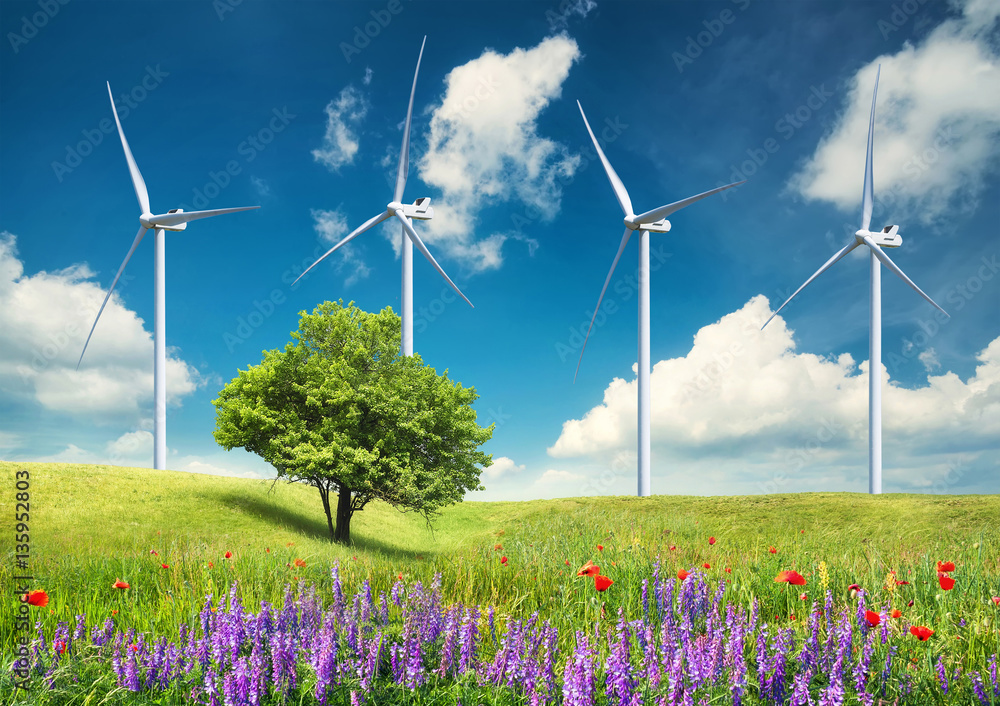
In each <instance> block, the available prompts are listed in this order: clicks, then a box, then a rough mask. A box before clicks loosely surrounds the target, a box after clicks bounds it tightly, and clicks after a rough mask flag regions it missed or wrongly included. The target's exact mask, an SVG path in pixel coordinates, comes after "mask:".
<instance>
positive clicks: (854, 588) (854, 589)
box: [847, 583, 861, 598]
mask: <svg viewBox="0 0 1000 706" xmlns="http://www.w3.org/2000/svg"><path fill="white" fill-rule="evenodd" d="M860 590H861V586H859V585H858V584H856V583H852V584H851V585H850V586H848V587H847V594H848V595H849V596H850V597H851V598H854V597H855V596H857V595H858V592H859V591H860Z"/></svg>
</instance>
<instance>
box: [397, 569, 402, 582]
mask: <svg viewBox="0 0 1000 706" xmlns="http://www.w3.org/2000/svg"><path fill="white" fill-rule="evenodd" d="M396 578H398V579H399V580H400V581H402V580H403V572H402V571H400V572H399V576H397V577H396Z"/></svg>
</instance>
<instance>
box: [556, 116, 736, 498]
mask: <svg viewBox="0 0 1000 706" xmlns="http://www.w3.org/2000/svg"><path fill="white" fill-rule="evenodd" d="M576 105H577V107H578V108H580V115H582V116H583V124H584V125H586V126H587V132H588V133H590V139H591V140H592V141H593V142H594V148H595V149H596V150H597V155H598V156H599V157H600V158H601V164H603V165H604V171H605V172H606V173H607V175H608V181H610V182H611V188H612V189H614V191H615V196H617V197H618V203H619V204H620V205H621V207H622V211H623V212H624V213H625V233H624V235H622V240H621V244H620V245H619V246H618V253H617V254H616V255H615V259H614V261H613V262H612V263H611V271H610V272H608V276H607V278H606V279H605V280H604V287H603V288H602V289H601V296H600V297H598V298H597V307H596V308H595V309H594V315H593V316H592V317H591V318H590V327H589V328H588V329H587V336H586V338H584V341H583V348H582V349H581V350H580V361H579V362H577V364H576V373H574V375H573V381H574V382H576V374H577V373H579V372H580V363H581V362H583V351H584V350H586V348H587V339H589V338H590V331H591V329H593V328H594V319H596V318H597V312H598V311H600V309H601V301H602V300H603V299H604V292H606V291H607V289H608V284H609V283H610V282H611V276H612V275H613V274H614V273H615V266H616V265H617V264H618V260H619V258H621V256H622V252H623V251H624V250H625V246H626V245H627V244H628V239H629V237H630V236H631V235H632V232H633V231H636V230H637V231H639V365H638V368H639V369H638V377H639V419H638V421H639V442H638V443H639V453H638V456H639V472H638V475H639V491H638V494H639V497H645V496H648V495H649V492H650V491H649V454H650V436H649V234H650V233H651V232H652V233H666V232H668V231H669V230H670V221H668V220H667V216H669V215H670V214H672V213H673V212H675V211H679V210H680V209H682V208H684V207H685V206H690V205H691V204H693V203H694V202H695V201H700V200H701V199H703V198H705V197H706V196H711V195H712V194H717V193H719V192H720V191H725V190H726V189H730V188H732V187H734V186H738V185H740V184H742V183H743V182H742V181H738V182H736V183H734V184H727V185H726V186H720V187H719V188H717V189H712V190H711V191H706V192H704V193H701V194H698V195H697V196H689V197H688V198H686V199H683V200H682V201H675V202H674V203H671V204H667V205H666V206H660V207H659V208H655V209H653V210H652V211H647V212H646V213H642V214H640V215H638V216H637V215H635V212H634V211H633V210H632V200H631V199H630V198H629V195H628V191H626V190H625V185H624V184H623V183H622V180H621V179H619V178H618V174H616V173H615V170H614V168H612V166H611V163H610V162H608V158H607V157H605V156H604V152H603V151H602V150H601V146H600V145H599V144H598V143H597V138H596V137H594V131H593V130H591V129H590V123H588V122H587V116H586V114H585V113H584V112H583V106H581V105H580V101H577V102H576Z"/></svg>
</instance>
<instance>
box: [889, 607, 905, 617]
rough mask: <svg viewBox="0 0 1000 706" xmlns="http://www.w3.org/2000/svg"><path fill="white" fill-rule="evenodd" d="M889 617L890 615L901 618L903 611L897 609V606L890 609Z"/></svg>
mask: <svg viewBox="0 0 1000 706" xmlns="http://www.w3.org/2000/svg"><path fill="white" fill-rule="evenodd" d="M889 617H891V618H901V617H903V611H901V610H899V609H898V608H897V609H896V610H894V611H892V612H891V613H890V614H889Z"/></svg>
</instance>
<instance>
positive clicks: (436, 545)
mask: <svg viewBox="0 0 1000 706" xmlns="http://www.w3.org/2000/svg"><path fill="white" fill-rule="evenodd" d="M25 470H26V471H28V472H29V473H30V490H29V491H28V492H29V493H30V520H29V522H28V534H29V536H30V558H29V559H28V567H27V571H26V572H27V573H28V574H30V575H31V576H33V577H34V578H33V581H32V582H31V583H30V589H31V590H44V591H45V592H46V593H47V594H48V596H49V603H48V605H47V606H45V607H32V608H31V617H32V621H34V620H36V619H37V620H40V621H41V623H42V629H43V631H44V632H45V633H46V634H47V635H49V636H51V634H52V631H53V630H54V629H55V627H56V625H57V623H58V622H60V621H65V622H68V623H69V624H70V625H74V624H75V623H76V620H77V618H76V616H78V615H81V614H83V615H86V616H87V617H86V620H87V627H88V628H90V627H92V626H95V625H100V624H102V623H103V622H104V621H105V620H106V619H107V618H113V620H114V622H115V625H116V627H117V628H119V629H122V630H127V629H129V628H134V629H135V630H136V631H138V632H146V633H148V634H150V635H152V636H156V637H159V636H166V637H167V638H169V639H176V638H177V635H178V629H179V626H180V624H181V623H187V624H189V625H193V624H196V623H197V621H198V613H199V611H200V610H201V609H202V607H203V605H204V603H205V596H206V595H208V594H211V595H213V596H215V597H216V598H221V597H223V596H225V595H226V594H227V593H228V592H229V590H230V587H231V586H232V585H233V583H234V582H238V591H239V595H240V597H241V599H242V601H243V604H244V605H247V606H255V605H259V603H260V601H268V602H269V603H272V604H274V605H280V604H281V603H282V601H283V599H284V596H285V592H286V589H287V587H288V586H293V587H294V586H296V585H297V584H306V585H308V584H311V585H314V586H316V588H317V592H318V594H319V595H321V596H322V595H325V593H326V594H328V593H329V592H330V589H331V573H330V568H331V566H332V565H334V564H335V563H339V567H340V576H341V578H342V580H343V582H344V592H345V593H347V594H353V593H354V592H355V591H356V590H358V588H359V587H360V586H361V584H362V582H363V581H364V580H365V579H367V580H368V581H369V582H370V585H371V588H372V592H373V593H374V594H375V595H378V592H380V591H385V592H386V593H388V592H389V591H390V590H391V589H392V586H393V584H395V583H396V582H397V580H398V579H399V578H400V577H402V580H403V581H404V582H405V583H406V584H407V585H410V584H412V583H413V582H416V581H422V582H424V584H425V585H426V584H429V583H430V582H431V581H432V579H433V577H434V575H435V574H438V573H439V574H440V575H441V590H442V594H443V597H444V599H445V600H446V601H448V602H461V603H463V604H479V605H482V606H487V605H490V606H494V607H495V609H496V613H497V617H498V621H499V620H500V619H501V618H503V617H506V616H514V617H518V618H526V617H527V616H529V615H531V614H532V613H533V612H535V611H538V613H539V616H540V618H541V619H548V620H551V621H552V624H553V625H554V626H556V627H558V628H559V629H560V639H561V640H562V639H563V638H564V637H565V638H566V639H571V638H572V634H573V630H574V629H585V628H586V629H590V630H591V631H592V632H593V631H594V628H595V626H596V627H598V628H599V629H600V628H601V624H602V623H604V624H605V625H606V627H613V626H614V621H615V619H616V618H617V616H618V613H619V609H621V610H622V611H623V615H625V616H626V617H629V616H631V617H633V618H635V617H641V616H642V610H643V608H642V582H643V580H644V579H650V578H651V576H652V573H653V569H654V564H656V563H657V562H658V563H659V566H660V573H661V575H662V576H675V575H676V574H677V572H678V571H679V570H681V569H683V570H687V571H691V570H694V569H697V570H698V571H700V572H702V573H704V574H705V575H707V577H708V578H709V579H710V580H713V581H715V580H718V579H724V580H725V581H726V582H727V586H726V589H725V591H726V594H725V595H726V600H727V601H729V602H735V603H738V604H741V605H744V606H747V607H748V606H749V605H750V604H751V602H752V601H753V599H754V598H756V600H757V601H758V602H759V605H760V613H761V616H762V619H764V620H768V621H772V620H773V621H774V622H775V623H782V624H790V625H801V626H802V628H803V630H804V629H805V619H806V618H807V616H808V614H809V612H810V605H811V604H812V603H813V602H814V601H816V602H819V603H821V604H822V602H823V600H824V597H825V595H826V590H827V589H828V590H830V591H832V593H833V595H834V600H835V602H836V603H837V604H838V605H840V606H847V605H851V604H852V603H851V600H850V596H849V594H848V587H849V586H850V585H852V584H857V585H859V586H861V587H863V588H864V589H865V591H866V592H867V595H868V600H869V603H870V604H871V605H874V606H879V607H882V606H887V607H889V608H891V609H893V610H899V611H901V613H902V618H901V620H904V621H905V623H906V624H907V625H923V626H928V627H931V628H932V629H933V630H934V632H935V634H934V636H933V637H932V638H931V639H930V640H928V641H927V642H926V643H921V642H918V641H917V640H916V639H913V640H912V644H911V643H909V642H907V643H906V644H907V649H909V650H911V652H912V654H911V653H907V654H905V655H903V656H904V657H906V658H907V659H909V660H910V661H912V660H919V663H920V664H921V665H924V664H930V662H928V661H927V660H933V661H934V662H936V661H937V660H938V658H939V657H941V656H943V657H944V659H945V661H946V663H947V664H948V665H949V667H951V668H958V667H961V668H962V671H963V672H968V671H972V670H976V671H980V672H983V673H985V671H986V666H987V663H988V660H989V658H990V656H992V655H993V654H995V653H996V652H998V651H1000V631H998V627H1000V607H998V606H997V605H996V602H995V601H994V600H993V597H994V596H1000V496H982V495H977V496H952V495H948V496H930V495H901V494H887V495H882V496H877V497H873V496H869V495H867V494H861V493H803V494H787V495H766V496H745V497H735V496H734V497H686V496H670V495H661V496H654V497H651V498H642V499H640V498H633V497H594V498H568V499H560V500H537V501H530V502H488V503H487V502H464V503H460V504H458V505H455V506H452V507H449V508H447V509H446V510H445V511H444V512H443V513H442V514H441V515H440V517H438V518H437V520H436V521H435V522H434V524H433V526H432V527H429V526H428V525H427V524H426V523H425V521H424V519H423V518H422V517H421V516H419V515H416V514H412V513H411V514H406V513H400V512H398V511H396V510H394V509H393V508H391V507H389V506H387V505H382V504H378V503H372V504H371V505H369V506H368V508H366V509H365V510H364V511H363V512H359V513H356V514H355V516H354V520H353V522H352V525H351V535H352V540H353V543H352V545H351V546H341V545H337V544H333V543H331V542H330V540H329V534H328V529H327V523H326V517H325V515H324V514H323V510H322V506H321V504H320V498H319V494H318V493H317V491H316V490H315V489H313V488H311V487H309V486H305V485H300V484H288V483H286V482H283V481H279V482H276V483H275V482H272V481H263V480H250V479H242V478H224V477H216V476H207V475H199V474H190V473H182V472H174V471H154V470H150V469H141V468H119V467H112V466H86V465H74V464H38V463H8V462H0V478H2V479H3V481H2V482H3V490H2V491H0V511H2V513H3V516H4V517H5V518H7V519H8V522H9V521H10V520H11V519H12V518H13V517H14V512H15V507H14V505H15V494H16V492H17V491H16V490H15V472H17V471H25ZM7 526H8V527H12V524H10V525H7ZM710 537H714V538H715V542H714V544H713V543H710V541H709V538H710ZM13 538H14V534H13V533H12V532H9V531H8V532H5V533H4V537H3V543H2V544H0V549H2V553H3V561H2V562H0V578H2V583H3V585H4V586H8V587H10V586H12V579H13V577H14V576H16V575H20V574H23V573H25V571H22V570H18V569H16V567H15V556H14V555H15V553H16V552H15V546H14V541H13ZM772 548H773V549H774V551H773V552H772V551H771V549H772ZM227 553H230V554H231V556H230V557H229V558H226V554H227ZM504 557H506V560H505V561H503V558H504ZM587 561H593V562H594V563H595V564H599V565H600V567H601V573H602V574H603V575H606V576H608V577H609V578H611V579H612V580H613V581H614V583H613V585H612V586H611V588H610V589H609V590H607V591H605V592H603V593H597V592H596V591H595V590H594V585H593V582H592V581H588V579H586V578H578V577H577V576H576V572H577V570H578V569H579V568H580V567H581V565H583V564H584V563H585V562H587ZM938 561H951V562H954V563H955V565H956V569H955V571H954V572H952V574H951V576H952V577H953V578H954V579H955V586H954V588H953V589H951V590H948V591H945V590H942V588H941V587H940V585H939V582H938V574H937V571H936V564H937V562H938ZM705 564H708V568H705ZM727 569H728V570H729V571H727ZM783 570H794V571H797V572H799V573H800V574H801V575H802V576H803V577H805V579H806V585H805V586H802V587H799V586H791V585H788V584H784V583H776V582H775V580H774V579H775V577H776V576H777V575H778V574H779V572H781V571H783ZM892 572H895V573H892ZM116 580H121V581H124V582H127V583H128V584H129V589H128V590H119V589H115V588H114V587H113V585H114V583H115V581H116ZM897 581H905V582H906V583H901V584H897ZM15 588H16V587H15ZM324 592H325V593H324ZM803 592H804V593H805V595H806V599H805V600H801V598H800V594H801V593H803ZM6 595H7V599H6V600H4V601H3V602H0V635H2V646H0V648H2V657H3V662H4V665H5V672H6V666H8V665H10V664H11V663H12V660H13V650H14V646H15V641H16V640H17V639H19V638H20V637H21V633H17V632H15V631H14V629H13V626H14V618H15V614H16V613H17V611H18V610H19V609H20V608H21V604H20V602H19V599H18V596H17V595H16V594H15V591H14V590H7V591H6ZM911 602H912V603H911ZM876 609H877V608H876ZM893 629H896V628H893ZM34 632H35V631H34V629H32V631H31V634H32V635H33V634H34ZM560 647H561V648H563V649H566V650H568V651H572V645H571V644H566V645H563V644H560ZM928 678H930V677H929V676H928ZM3 679H4V680H5V681H0V686H2V687H3V688H2V689H0V691H2V692H4V693H7V694H9V693H10V692H9V690H8V688H9V686H10V681H9V679H8V678H7V676H6V675H5V676H4V677H3ZM38 681H40V680H38ZM112 686H113V685H109V684H104V685H103V686H102V687H100V688H98V687H96V686H95V687H92V686H89V685H86V684H82V685H80V686H79V688H78V690H77V691H73V690H72V689H71V690H70V691H67V692H66V695H65V699H67V700H66V701H38V703H71V702H72V703H94V704H97V703H104V702H105V701H102V700H101V699H100V698H98V696H99V695H100V694H106V693H110V692H111V691H113V689H112ZM39 698H41V697H39ZM88 699H89V700H88ZM106 702H107V703H119V701H115V700H110V701H106ZM0 703H4V704H6V703H15V702H14V701H13V700H11V697H10V696H4V697H0ZM121 703H133V702H129V701H122V702H121ZM304 703H313V702H311V701H308V700H307V701H305V702H304ZM713 703H724V702H722V701H718V702H716V701H713ZM969 703H972V701H970V702H969Z"/></svg>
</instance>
